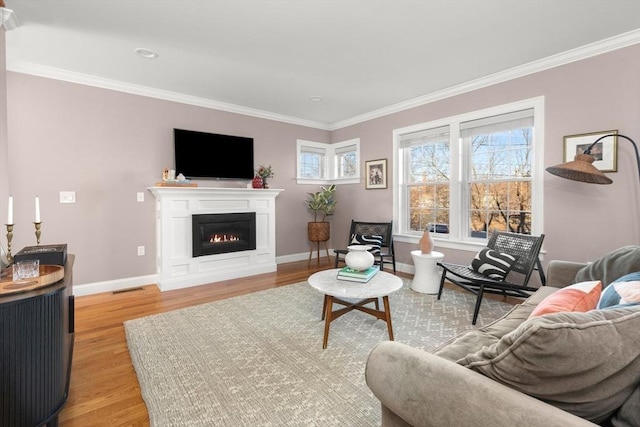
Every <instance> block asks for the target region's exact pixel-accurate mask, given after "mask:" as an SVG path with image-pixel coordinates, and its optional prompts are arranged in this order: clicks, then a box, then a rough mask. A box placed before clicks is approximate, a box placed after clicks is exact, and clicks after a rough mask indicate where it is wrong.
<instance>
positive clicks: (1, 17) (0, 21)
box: [0, 7, 20, 31]
mask: <svg viewBox="0 0 640 427" xmlns="http://www.w3.org/2000/svg"><path fill="white" fill-rule="evenodd" d="M19 26H20V22H18V18H17V17H16V14H15V13H13V10H11V9H7V8H6V7H0V27H4V29H5V30H6V31H11V30H14V29H16V28H18V27H19Z"/></svg>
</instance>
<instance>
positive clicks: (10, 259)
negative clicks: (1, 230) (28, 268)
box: [5, 224, 13, 265]
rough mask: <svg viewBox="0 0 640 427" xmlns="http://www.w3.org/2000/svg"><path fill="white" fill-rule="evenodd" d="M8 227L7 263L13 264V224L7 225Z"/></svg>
mask: <svg viewBox="0 0 640 427" xmlns="http://www.w3.org/2000/svg"><path fill="white" fill-rule="evenodd" d="M5 225H6V226H7V262H8V263H9V265H11V264H13V256H12V255H11V241H12V240H13V224H5Z"/></svg>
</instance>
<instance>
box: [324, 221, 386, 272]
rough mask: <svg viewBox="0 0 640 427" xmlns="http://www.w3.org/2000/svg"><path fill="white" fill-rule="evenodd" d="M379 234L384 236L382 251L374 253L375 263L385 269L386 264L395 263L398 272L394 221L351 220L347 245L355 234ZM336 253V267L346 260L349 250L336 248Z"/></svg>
mask: <svg viewBox="0 0 640 427" xmlns="http://www.w3.org/2000/svg"><path fill="white" fill-rule="evenodd" d="M356 234H361V235H378V236H382V243H381V245H380V253H379V254H374V259H375V265H379V266H380V270H384V264H391V265H393V273H394V274H395V272H396V256H395V252H394V249H393V223H392V222H363V221H355V220H351V227H350V229H349V240H348V243H347V246H348V245H350V244H351V242H352V240H353V237H354V235H356ZM333 253H335V254H336V259H335V263H334V267H335V268H338V264H339V263H340V262H344V257H345V255H346V254H347V253H349V251H348V250H347V249H334V250H333Z"/></svg>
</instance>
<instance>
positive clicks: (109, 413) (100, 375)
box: [59, 258, 518, 427]
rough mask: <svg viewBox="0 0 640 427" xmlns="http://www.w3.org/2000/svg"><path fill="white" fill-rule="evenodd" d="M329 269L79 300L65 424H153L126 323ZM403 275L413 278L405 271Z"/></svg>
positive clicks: (290, 269)
mask: <svg viewBox="0 0 640 427" xmlns="http://www.w3.org/2000/svg"><path fill="white" fill-rule="evenodd" d="M327 268H333V263H329V262H327V261H326V258H322V259H321V260H320V263H319V264H318V261H317V260H316V259H315V258H314V259H313V260H312V261H311V264H310V265H309V266H308V265H307V261H301V262H294V263H289V264H281V265H279V266H278V269H277V272H274V273H268V274H261V275H258V276H252V277H246V278H242V279H236V280H229V281H224V282H217V283H214V284H209V285H203V286H196V287H192V288H187V289H181V290H176V291H168V292H160V291H159V290H158V288H157V287H156V286H155V285H149V286H144V287H142V288H139V289H137V290H129V291H126V292H120V293H104V294H97V295H89V296H83V297H78V298H76V300H75V333H76V335H75V347H74V352H73V365H72V369H71V385H70V391H69V398H68V400H67V403H66V405H65V407H64V408H63V410H62V412H61V413H60V417H59V422H60V426H62V427H88V426H91V427H99V426H104V427H117V426H148V425H149V418H148V415H147V408H146V406H145V404H144V401H143V400H142V397H141V395H140V387H139V385H138V379H137V377H136V374H135V371H134V369H133V365H132V364H131V358H130V357H129V351H128V349H127V343H126V339H125V335H124V327H123V322H124V321H125V320H129V319H134V318H138V317H142V316H147V315H150V314H156V313H163V312H166V311H171V310H176V309H178V308H183V307H188V306H191V305H196V304H203V303H206V302H210V301H216V300H220V299H224V298H229V297H233V296H237V295H243V294H247V293H250V292H256V291H260V290H264V289H269V288H273V287H277V286H284V285H289V284H292V283H298V282H301V281H304V280H306V279H307V277H309V276H310V275H311V274H312V273H315V272H316V271H319V270H324V269H327ZM398 276H404V277H411V275H408V274H404V273H398ZM454 288H455V287H454ZM455 289H458V288H455ZM491 297H493V296H489V295H487V298H491ZM497 298H500V299H502V298H501V297H497ZM503 300H504V299H503ZM510 302H518V301H517V300H516V301H510ZM321 338H322V337H318V340H321ZM319 342H320V341H319Z"/></svg>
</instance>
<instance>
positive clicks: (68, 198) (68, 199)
mask: <svg viewBox="0 0 640 427" xmlns="http://www.w3.org/2000/svg"><path fill="white" fill-rule="evenodd" d="M75 202H76V192H75V191H61V192H60V203H75Z"/></svg>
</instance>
